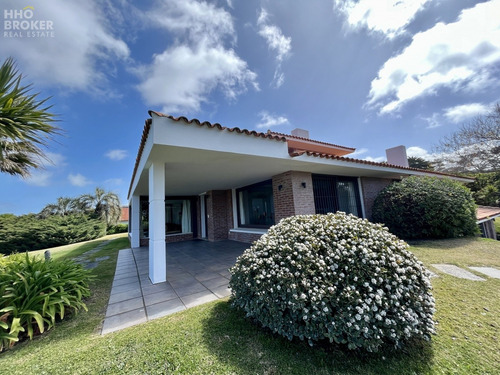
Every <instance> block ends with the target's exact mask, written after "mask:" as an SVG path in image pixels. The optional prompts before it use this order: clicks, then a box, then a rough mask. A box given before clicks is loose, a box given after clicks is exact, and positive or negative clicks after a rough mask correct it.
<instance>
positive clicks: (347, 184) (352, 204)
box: [337, 181, 360, 216]
mask: <svg viewBox="0 0 500 375" xmlns="http://www.w3.org/2000/svg"><path fill="white" fill-rule="evenodd" d="M357 185H358V184H357V183H356V182H355V181H337V197H338V200H339V211H344V212H345V213H348V214H353V215H356V216H360V215H359V211H358V201H357V196H358V189H357V187H358V186H357Z"/></svg>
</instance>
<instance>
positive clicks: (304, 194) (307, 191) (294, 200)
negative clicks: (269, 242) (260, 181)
mask: <svg viewBox="0 0 500 375" xmlns="http://www.w3.org/2000/svg"><path fill="white" fill-rule="evenodd" d="M302 183H305V187H303V186H302ZM273 201H274V218H275V223H278V222H279V221H280V220H281V219H283V218H285V217H289V216H293V215H307V214H314V213H315V208H314V192H313V186H312V177H311V173H307V172H296V171H288V172H285V173H282V174H279V175H276V176H273Z"/></svg>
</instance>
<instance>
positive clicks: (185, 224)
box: [165, 199, 191, 234]
mask: <svg viewBox="0 0 500 375" xmlns="http://www.w3.org/2000/svg"><path fill="white" fill-rule="evenodd" d="M189 232H191V202H190V201H189V200H187V199H182V200H166V201H165V233H166V234H175V233H189Z"/></svg>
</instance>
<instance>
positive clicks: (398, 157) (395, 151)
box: [385, 146, 409, 167]
mask: <svg viewBox="0 0 500 375" xmlns="http://www.w3.org/2000/svg"><path fill="white" fill-rule="evenodd" d="M385 155H386V156H387V163H388V164H392V165H398V166H400V167H408V166H409V165H408V156H407V155H406V147H405V146H397V147H392V148H388V149H387V150H385Z"/></svg>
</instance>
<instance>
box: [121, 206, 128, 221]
mask: <svg viewBox="0 0 500 375" xmlns="http://www.w3.org/2000/svg"><path fill="white" fill-rule="evenodd" d="M128 214H129V213H128V207H127V206H122V209H121V213H120V221H128Z"/></svg>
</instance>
